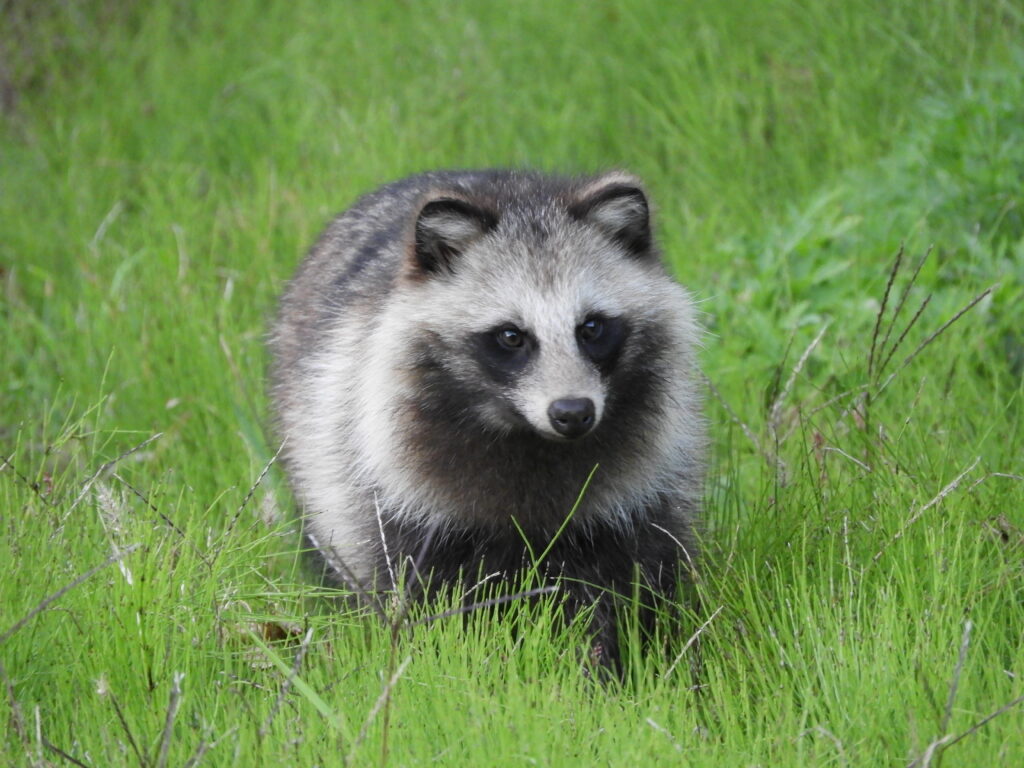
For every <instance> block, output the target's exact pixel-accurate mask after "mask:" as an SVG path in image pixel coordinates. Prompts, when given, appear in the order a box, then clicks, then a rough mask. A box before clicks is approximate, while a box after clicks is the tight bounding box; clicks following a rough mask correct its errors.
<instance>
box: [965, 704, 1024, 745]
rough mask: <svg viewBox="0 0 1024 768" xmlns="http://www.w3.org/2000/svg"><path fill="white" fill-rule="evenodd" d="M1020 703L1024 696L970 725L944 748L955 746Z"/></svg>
mask: <svg viewBox="0 0 1024 768" xmlns="http://www.w3.org/2000/svg"><path fill="white" fill-rule="evenodd" d="M1021 702H1024V696H1018V697H1017V698H1016V699H1014V700H1013V701H1010V702H1008V703H1006V704H1004V705H1003V706H1001V707H1000V708H999V709H997V710H996V711H995V712H993V713H991V714H989V715H986V716H985V717H983V718H981V720H979V721H978V722H976V723H975V724H974V725H972V726H971V727H970V728H968V729H967V730H966V731H964V732H963V733H961V734H960V735H959V736H956V737H955V738H953V739H951V740H950V742H949V744H947V745H946V746H948V747H951V746H953V745H954V744H956V743H957V742H958V741H960V740H962V739H966V738H967V737H968V736H970V735H971V734H972V733H975V732H977V731H978V730H979V729H981V728H983V727H984V726H986V725H987V724H988V723H989V722H990V721H991V720H994V719H995V718H997V717H999V715H1001V714H1003V712H1006V711H1007V710H1010V709H1013V708H1014V707H1016V706H1017V705H1018V704H1020V703H1021Z"/></svg>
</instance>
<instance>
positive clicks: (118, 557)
mask: <svg viewBox="0 0 1024 768" xmlns="http://www.w3.org/2000/svg"><path fill="white" fill-rule="evenodd" d="M140 546H141V544H132V545H131V546H130V547H126V548H125V549H122V550H121V551H120V552H117V553H116V554H113V555H111V556H110V557H108V558H107V559H106V560H104V561H103V562H102V563H100V564H99V565H97V566H95V567H93V568H90V569H89V570H88V571H86V572H85V573H83V574H82V575H81V576H79V577H78V578H77V579H75V580H74V581H72V582H71V583H70V584H66V585H64V586H63V587H61V588H60V589H58V590H57V591H56V592H54V593H53V594H52V595H49V596H47V597H45V598H43V599H42V601H40V603H39V604H38V605H37V606H36V607H35V608H33V609H32V610H31V611H29V612H28V615H26V616H25V617H24V618H23V619H21V620H20V621H16V622H15V623H14V625H13V626H12V627H11V628H10V629H8V630H7V631H6V632H4V633H3V634H2V635H0V645H3V644H4V643H5V642H7V640H8V639H10V637H11V636H12V635H13V634H14V633H15V632H17V631H18V630H19V629H21V628H22V627H23V626H25V625H26V624H28V623H29V622H30V621H32V619H34V618H35V617H36V616H38V615H39V614H40V613H42V612H43V611H45V610H46V608H47V606H49V605H50V604H51V603H53V602H54V601H56V600H59V599H60V598H62V597H64V595H66V594H67V593H68V592H70V591H71V590H72V589H74V588H75V587H77V586H78V585H80V584H82V583H83V582H85V581H88V580H89V579H90V578H92V577H93V576H95V575H96V574H97V573H99V572H100V571H102V570H103V569H104V568H106V567H107V566H108V565H113V564H114V563H116V562H118V561H119V560H122V559H123V558H125V557H127V556H128V555H130V554H131V553H132V552H134V551H135V550H136V549H138V548H139V547H140Z"/></svg>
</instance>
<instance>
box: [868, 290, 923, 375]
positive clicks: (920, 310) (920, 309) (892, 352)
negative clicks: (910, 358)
mask: <svg viewBox="0 0 1024 768" xmlns="http://www.w3.org/2000/svg"><path fill="white" fill-rule="evenodd" d="M931 300H932V295H931V294H930V293H929V294H928V295H927V296H925V297H924V301H922V302H921V306H919V307H918V308H917V311H916V312H915V313H914V316H913V317H911V318H910V322H909V323H907V327H906V328H904V329H903V331H902V332H901V333H900V336H899V338H898V339H896V342H895V343H894V344H893V345H892V347H890V349H889V352H888V353H887V354H886V356H885V359H884V360H883V361H882V364H881V365H879V366H878V375H879V376H881V375H882V373H883V372H884V371H885V369H886V368H888V367H889V361H890V360H892V358H893V355H895V354H896V350H898V349H899V348H900V347H901V346H902V345H903V340H904V339H905V338H907V334H908V333H910V329H911V328H913V327H914V326H915V325H917V321H918V320H920V319H921V315H922V314H923V313H924V310H925V307H927V306H928V304H930V303H931Z"/></svg>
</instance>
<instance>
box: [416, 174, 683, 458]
mask: <svg viewBox="0 0 1024 768" xmlns="http://www.w3.org/2000/svg"><path fill="white" fill-rule="evenodd" d="M484 188H485V189H486V192H485V193H476V192H475V191H474V190H473V189H472V188H465V189H452V190H439V191H437V192H435V193H432V194H430V195H428V196H427V197H426V199H425V200H424V201H423V202H422V204H421V206H420V207H419V209H418V211H417V214H416V216H415V220H414V223H413V225H412V227H411V229H412V231H411V233H410V237H409V246H408V250H407V253H406V265H405V268H404V270H403V274H402V277H401V283H402V285H401V287H400V292H401V296H402V300H401V306H402V312H403V317H402V319H401V322H402V323H403V324H404V325H405V328H406V331H405V333H404V334H403V335H404V336H405V337H406V339H407V340H408V342H409V343H410V344H413V345H415V349H414V350H413V355H412V356H411V357H412V358H413V359H415V361H416V362H415V366H416V370H417V371H418V372H419V373H420V375H421V376H420V379H419V380H420V381H421V382H422V388H423V391H422V392H420V393H419V396H422V403H421V404H420V406H419V407H421V408H423V409H425V410H427V411H431V412H433V413H435V414H437V415H440V416H441V417H443V418H447V419H449V420H450V421H451V422H452V423H453V424H455V425H460V426H466V425H468V424H469V423H470V422H472V423H475V424H482V425H483V426H484V427H485V428H487V429H488V430H490V431H493V432H496V433H498V434H507V433H509V432H513V431H523V430H532V431H533V432H534V433H536V434H538V435H541V436H543V437H544V438H547V439H549V440H553V441H570V440H577V439H584V438H585V437H586V436H587V435H590V434H593V433H596V432H597V431H598V430H600V428H601V425H602V422H603V421H604V420H606V419H607V418H609V416H610V414H611V413H612V412H614V411H615V406H616V401H617V398H618V400H619V401H621V400H622V398H628V397H630V396H631V392H632V394H635V395H636V396H638V397H646V396H649V395H650V392H651V388H652V387H657V385H658V383H659V382H657V381H654V380H653V379H655V378H657V377H658V376H661V375H664V370H665V368H666V361H665V358H666V356H669V357H671V356H677V355H678V354H679V350H678V349H677V346H678V340H679V338H680V337H684V338H685V339H687V340H688V339H689V337H690V336H691V335H692V331H693V329H692V327H691V310H690V301H689V299H688V298H687V296H686V294H685V292H684V291H683V290H682V289H681V288H680V287H679V286H678V285H676V284H675V283H674V282H673V281H671V280H670V279H669V278H668V277H667V275H666V273H665V271H664V268H663V266H662V265H661V261H660V257H659V255H658V253H657V250H656V248H655V246H654V241H653V237H652V233H651V221H650V209H649V205H648V201H647V195H646V194H645V192H644V191H643V188H642V187H641V185H640V183H639V181H638V180H637V179H635V178H634V177H632V176H629V175H627V174H623V173H610V174H606V175H604V176H601V177H598V178H596V179H588V180H583V181H568V182H561V183H559V184H556V183H553V182H551V180H549V179H542V178H533V177H524V178H522V179H515V178H513V179H512V181H509V182H506V185H505V186H499V187H497V188H495V185H493V184H492V185H489V186H486V187H484ZM681 325H683V326H686V327H685V328H681V327H680V326H681ZM407 351H408V350H407ZM667 367H669V368H671V363H669V365H668V366H667ZM639 385H642V386H639Z"/></svg>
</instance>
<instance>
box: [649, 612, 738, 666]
mask: <svg viewBox="0 0 1024 768" xmlns="http://www.w3.org/2000/svg"><path fill="white" fill-rule="evenodd" d="M723 608H725V606H724V605H720V606H718V608H716V609H715V612H714V613H712V614H711V615H710V616H708V620H707V621H705V622H704V623H703V624H701V625H700V626H699V627H697V631H696V632H694V633H693V634H692V635H690V639H689V640H687V641H686V645H684V646H683V650H681V651H680V652H679V655H677V656H676V657H675V659H674V660H673V661H672V663H671V664H670V665H669V667H668V669H666V670H665V674H664V675H663V677H665V678H667V677H668V676H669V675H671V674H672V672H673V671H675V668H676V666H677V665H678V664H679V662H680V661H682V660H683V657H684V656H685V655H686V652H687V651H688V650H690V646H692V645H693V644H694V643H695V642H697V639H698V638H699V637H700V636H701V633H702V632H704V630H705V629H707V628H708V625H710V624H711V622H712V621H714V620H715V617H716V616H717V615H718V614H720V613H721V612H722V609H723Z"/></svg>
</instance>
